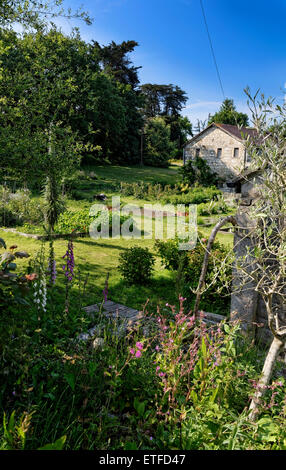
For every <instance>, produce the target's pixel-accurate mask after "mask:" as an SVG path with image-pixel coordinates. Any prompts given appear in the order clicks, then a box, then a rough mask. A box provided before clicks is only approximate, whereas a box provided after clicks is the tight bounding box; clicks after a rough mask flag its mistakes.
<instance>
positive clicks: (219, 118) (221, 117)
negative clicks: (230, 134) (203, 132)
mask: <svg viewBox="0 0 286 470" xmlns="http://www.w3.org/2000/svg"><path fill="white" fill-rule="evenodd" d="M212 122H217V123H220V124H232V125H233V126H237V125H238V126H244V127H246V126H249V119H248V116H247V114H244V113H239V112H238V111H237V110H236V107H235V105H234V102H233V100H231V99H229V98H226V99H225V100H224V101H223V103H222V105H221V107H220V108H219V110H218V112H217V113H215V114H214V115H213V116H210V119H209V122H208V124H211V123H212Z"/></svg>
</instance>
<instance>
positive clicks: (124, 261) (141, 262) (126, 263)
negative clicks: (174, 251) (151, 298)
mask: <svg viewBox="0 0 286 470" xmlns="http://www.w3.org/2000/svg"><path fill="white" fill-rule="evenodd" d="M154 263H155V257H154V255H152V253H150V251H149V250H148V248H141V247H139V246H136V247H132V248H128V249H127V250H125V251H124V253H121V254H120V256H119V266H118V269H119V271H120V273H121V274H122V276H123V278H124V279H125V281H127V282H128V284H148V283H149V282H150V279H151V276H152V273H153V270H154Z"/></svg>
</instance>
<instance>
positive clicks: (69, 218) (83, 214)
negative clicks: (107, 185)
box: [55, 209, 129, 234]
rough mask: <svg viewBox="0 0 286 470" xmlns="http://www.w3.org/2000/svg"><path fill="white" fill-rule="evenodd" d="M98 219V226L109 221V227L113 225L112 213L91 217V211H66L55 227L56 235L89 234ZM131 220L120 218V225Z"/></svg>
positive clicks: (124, 217) (122, 216) (125, 217)
mask: <svg viewBox="0 0 286 470" xmlns="http://www.w3.org/2000/svg"><path fill="white" fill-rule="evenodd" d="M96 219H98V224H100V223H104V222H106V221H107V219H108V223H109V227H110V228H111V224H112V213H111V212H108V213H107V212H105V211H104V212H102V213H101V215H100V216H98V215H96V216H94V215H90V210H89V209H81V210H78V211H76V212H72V211H66V212H64V213H62V214H61V215H60V217H59V219H58V222H57V224H56V226H55V232H56V233H62V234H68V233H72V232H81V233H88V232H89V227H90V224H91V223H92V222H94V221H95V220H96ZM127 219H129V217H128V216H124V215H121V216H120V225H121V224H122V223H123V222H125V221H126V220H127Z"/></svg>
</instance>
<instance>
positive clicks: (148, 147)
mask: <svg viewBox="0 0 286 470" xmlns="http://www.w3.org/2000/svg"><path fill="white" fill-rule="evenodd" d="M144 132H145V139H144V140H145V145H144V163H146V164H147V165H150V166H158V167H167V166H168V164H169V160H170V159H171V158H173V156H174V151H175V146H174V144H173V143H172V142H171V140H170V127H169V126H168V125H166V124H165V121H164V119H163V118H161V117H154V118H150V119H148V121H147V123H146V125H145V129H144Z"/></svg>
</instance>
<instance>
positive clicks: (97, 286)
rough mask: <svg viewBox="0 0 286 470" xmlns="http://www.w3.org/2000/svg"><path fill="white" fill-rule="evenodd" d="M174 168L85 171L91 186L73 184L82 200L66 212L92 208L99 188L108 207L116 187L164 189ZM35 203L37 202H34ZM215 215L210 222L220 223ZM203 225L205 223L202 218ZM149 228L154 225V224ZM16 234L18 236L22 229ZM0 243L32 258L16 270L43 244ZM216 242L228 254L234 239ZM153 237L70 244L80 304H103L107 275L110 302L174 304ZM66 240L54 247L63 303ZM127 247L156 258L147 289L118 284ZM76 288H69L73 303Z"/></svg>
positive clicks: (169, 276) (171, 277) (13, 238)
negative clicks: (151, 185)
mask: <svg viewBox="0 0 286 470" xmlns="http://www.w3.org/2000/svg"><path fill="white" fill-rule="evenodd" d="M178 169H179V166H178V165H175V164H174V165H171V166H170V167H169V168H167V169H166V168H164V169H163V168H151V167H139V166H136V167H134V166H132V167H131V166H125V167H122V166H115V165H110V166H93V167H85V168H84V170H85V172H90V171H92V172H94V173H95V174H96V176H97V177H98V179H96V180H93V181H81V179H80V178H79V179H78V187H79V190H80V191H81V193H82V196H83V199H81V200H75V199H73V198H69V199H67V200H66V203H67V208H68V209H69V210H73V211H77V210H80V209H83V208H90V207H91V204H92V195H94V194H96V193H97V191H98V185H101V188H105V189H104V192H105V194H106V195H107V196H108V200H107V204H110V203H111V197H112V196H114V195H119V193H118V192H117V191H115V190H114V185H118V184H120V182H136V181H141V180H143V181H145V182H154V183H155V182H159V181H161V182H165V183H168V184H175V183H176V182H178V181H179V174H178ZM36 197H37V196H36ZM121 199H122V203H123V204H126V203H132V204H138V205H140V206H142V205H143V204H144V203H148V204H155V203H156V202H157V201H154V200H152V201H150V200H149V201H144V200H142V199H141V200H136V199H135V198H134V197H131V196H124V197H122V198H121ZM219 217H220V216H219V215H217V216H216V217H215V218H219ZM201 219H204V217H201ZM153 223H154V220H153ZM211 228H212V227H201V226H199V227H198V230H199V233H200V234H201V235H202V236H203V237H208V236H209V234H210V232H211ZM19 230H20V231H22V229H21V227H19ZM0 237H2V238H4V240H5V241H6V243H7V246H8V247H9V246H11V245H17V246H18V247H19V249H21V250H26V251H27V252H28V253H29V254H30V255H31V258H29V260H26V261H25V260H23V261H22V260H21V261H19V262H18V269H19V267H20V266H23V268H24V267H25V266H27V264H28V263H29V262H30V260H31V259H32V257H34V256H35V255H36V254H37V252H38V251H39V250H40V249H41V246H42V242H41V241H38V240H34V239H28V238H24V237H21V236H19V235H15V234H12V233H7V232H3V231H0ZM217 239H218V241H220V242H222V243H223V244H225V245H227V246H228V247H229V248H231V246H232V242H233V235H232V234H231V233H219V234H218V236H217ZM154 242H155V240H154V231H153V239H143V238H140V239H124V238H122V237H121V238H120V239H111V238H110V239H99V240H94V239H91V238H90V237H85V238H76V239H74V253H75V266H76V273H77V276H80V278H81V290H82V284H83V283H84V280H85V279H86V277H87V276H88V282H87V284H86V289H85V297H84V299H83V300H82V303H83V304H85V305H90V304H92V303H97V302H99V301H101V300H102V290H103V288H104V285H105V280H106V276H107V274H108V273H109V294H108V297H109V299H111V300H113V301H115V302H119V303H122V304H124V305H127V306H129V307H133V308H137V309H142V307H143V305H144V304H145V303H146V301H147V300H148V301H149V308H150V309H153V310H154V309H156V306H157V305H160V306H165V304H166V302H168V303H175V302H176V301H177V299H178V295H179V293H180V292H176V289H175V285H176V273H172V272H170V271H168V270H167V269H165V268H164V266H162V263H161V260H160V258H159V256H158V255H157V253H156V251H155V247H154ZM67 243H68V241H67V240H64V239H58V240H55V242H54V248H55V255H56V262H57V270H58V282H57V285H58V286H59V287H57V288H58V291H59V292H58V293H59V297H61V298H62V300H63V298H64V275H63V270H62V265H63V264H64V263H63V259H62V257H63V255H64V254H65V251H66V248H67ZM44 245H45V247H46V256H48V243H47V242H46V243H45V244H44ZM132 246H141V247H147V248H148V249H150V251H151V252H152V253H153V254H154V255H155V257H156V262H155V272H154V275H153V278H152V281H151V282H150V284H149V285H147V286H129V285H127V284H126V283H125V282H124V281H123V280H122V278H121V276H120V273H119V270H118V263H119V255H120V253H122V252H123V251H124V250H126V249H127V248H130V247H132ZM78 289H79V286H77V285H75V286H74V297H75V298H76V293H77V291H78Z"/></svg>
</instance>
